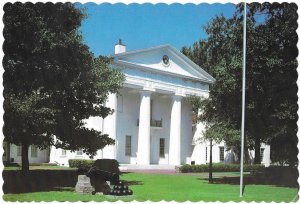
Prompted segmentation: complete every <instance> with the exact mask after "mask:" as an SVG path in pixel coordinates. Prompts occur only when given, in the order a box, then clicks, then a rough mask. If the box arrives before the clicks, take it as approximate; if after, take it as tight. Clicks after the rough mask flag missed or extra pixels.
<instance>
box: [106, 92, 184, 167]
mask: <svg viewBox="0 0 300 204" xmlns="http://www.w3.org/2000/svg"><path fill="white" fill-rule="evenodd" d="M151 93H152V91H151V90H143V91H141V92H140V114H139V116H140V117H139V131H138V152H137V164H141V165H148V164H150V155H151V153H150V151H151V149H150V120H151V115H150V114H151V113H150V106H151ZM181 98H182V96H180V95H173V96H172V107H171V121H170V122H171V123H170V142H169V164H172V165H180V164H181ZM106 105H107V107H109V108H111V109H113V110H115V112H114V113H113V114H112V115H108V116H107V117H106V118H105V120H104V124H103V132H104V133H106V134H108V135H109V136H110V137H111V138H113V139H115V141H116V142H117V140H116V135H117V95H116V94H113V93H111V94H109V97H108V101H107V104H106ZM103 158H112V159H113V158H114V159H116V145H109V146H106V147H105V148H104V150H103Z"/></svg>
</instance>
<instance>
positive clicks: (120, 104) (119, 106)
mask: <svg viewBox="0 0 300 204" xmlns="http://www.w3.org/2000/svg"><path fill="white" fill-rule="evenodd" d="M117 97H118V101H117V110H118V112H120V113H122V112H123V96H117Z"/></svg>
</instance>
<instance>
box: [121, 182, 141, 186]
mask: <svg viewBox="0 0 300 204" xmlns="http://www.w3.org/2000/svg"><path fill="white" fill-rule="evenodd" d="M124 184H125V185H127V186H135V185H144V182H142V181H124Z"/></svg>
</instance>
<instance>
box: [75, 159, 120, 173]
mask: <svg viewBox="0 0 300 204" xmlns="http://www.w3.org/2000/svg"><path fill="white" fill-rule="evenodd" d="M93 164H95V165H96V166H98V168H100V169H101V170H104V171H109V172H112V173H116V174H120V170H119V163H118V161H117V160H115V159H97V160H89V159H69V167H71V168H80V169H85V170H88V169H90V168H91V167H92V166H93ZM81 173H83V172H81Z"/></svg>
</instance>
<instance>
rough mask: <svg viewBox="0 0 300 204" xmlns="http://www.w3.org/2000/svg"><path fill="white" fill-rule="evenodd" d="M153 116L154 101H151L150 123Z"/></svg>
mask: <svg viewBox="0 0 300 204" xmlns="http://www.w3.org/2000/svg"><path fill="white" fill-rule="evenodd" d="M152 115H153V99H151V100H150V121H151V120H152Z"/></svg>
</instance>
